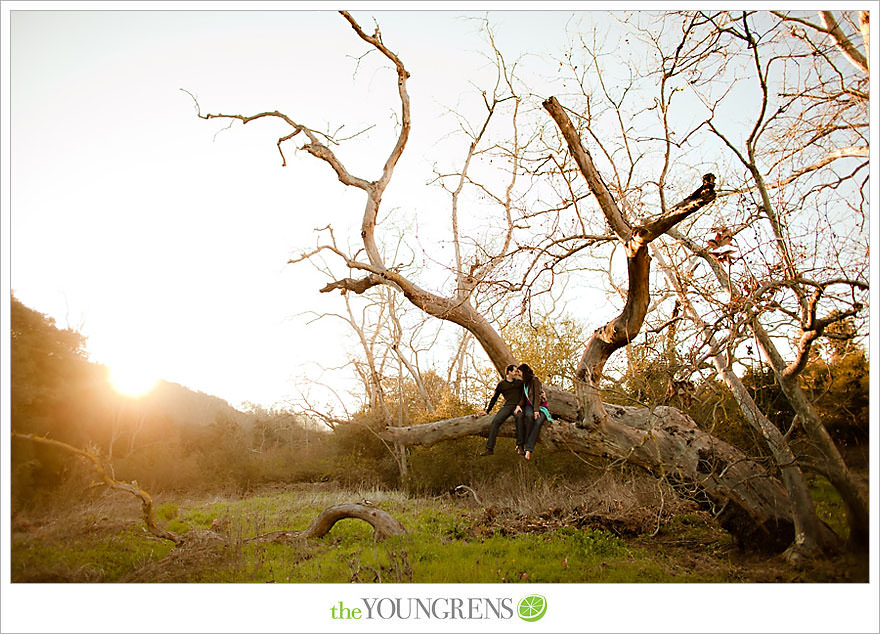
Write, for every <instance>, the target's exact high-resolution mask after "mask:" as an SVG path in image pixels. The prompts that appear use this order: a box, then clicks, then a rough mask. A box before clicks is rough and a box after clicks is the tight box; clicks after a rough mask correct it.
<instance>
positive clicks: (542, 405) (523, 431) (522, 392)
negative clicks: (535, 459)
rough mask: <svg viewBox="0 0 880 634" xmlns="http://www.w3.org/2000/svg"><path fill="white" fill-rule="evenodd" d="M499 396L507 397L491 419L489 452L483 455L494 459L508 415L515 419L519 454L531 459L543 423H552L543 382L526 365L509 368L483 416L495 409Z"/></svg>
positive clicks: (488, 442) (510, 366) (487, 445)
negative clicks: (499, 433) (501, 428)
mask: <svg viewBox="0 0 880 634" xmlns="http://www.w3.org/2000/svg"><path fill="white" fill-rule="evenodd" d="M500 395H504V403H503V404H502V405H501V409H500V410H498V413H497V414H495V417H494V418H493V419H492V425H491V426H490V427H489V439H488V440H487V441H486V449H484V450H483V452H482V453H481V454H480V455H481V456H491V455H492V454H493V453H494V452H495V439H496V438H497V437H498V428H499V427H501V423H503V422H504V421H506V420H507V418H508V417H509V416H513V417H514V422H515V424H516V452H517V453H518V454H521V455H523V456H525V459H526V460H530V459H531V457H532V452H534V451H535V443H536V442H537V441H538V434H539V433H540V431H541V425H542V424H543V423H544V421H550V422H553V418H552V417H551V416H550V410H549V409H547V397H546V395H545V394H544V388H543V386H542V385H541V380H540V379H539V378H538V377H536V376H535V373H534V371H533V370H532V368H530V367H529V365H528V364H527V363H523V364H521V365H519V366H516V365H513V364H511V365H509V366H507V370H506V372H505V377H504V379H502V380H501V381H500V382H499V383H498V387H496V388H495V393H494V394H493V395H492V398H491V399H490V400H489V404H488V405H487V406H486V409H485V410H483V413H482V414H481V415H482V416H486V415H487V414H488V413H489V412H490V411H491V410H492V407H493V406H494V405H495V401H497V400H498V397H499V396H500Z"/></svg>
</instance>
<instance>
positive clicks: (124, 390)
mask: <svg viewBox="0 0 880 634" xmlns="http://www.w3.org/2000/svg"><path fill="white" fill-rule="evenodd" d="M110 382H111V383H112V384H113V387H114V389H115V390H116V391H117V392H119V393H120V394H124V395H125V396H143V395H144V394H146V393H147V392H149V391H150V390H152V389H153V387H154V386H155V385H156V383H157V382H158V379H157V378H156V376H155V375H154V374H152V373H150V372H149V371H148V370H147V369H146V368H143V367H139V366H136V365H132V366H122V365H114V366H113V367H112V368H111V370H110Z"/></svg>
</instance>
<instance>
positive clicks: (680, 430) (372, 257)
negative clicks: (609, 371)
mask: <svg viewBox="0 0 880 634" xmlns="http://www.w3.org/2000/svg"><path fill="white" fill-rule="evenodd" d="M342 15H343V17H344V18H345V19H346V20H347V21H348V23H349V25H350V26H351V28H352V29H353V30H354V31H355V33H356V34H357V35H358V37H360V38H361V39H362V40H363V41H364V42H366V43H368V44H369V45H370V46H371V47H372V48H374V49H375V50H377V51H378V52H380V53H381V54H382V55H383V56H384V57H385V58H386V59H387V60H389V61H390V62H391V63H392V64H393V67H394V69H395V72H396V76H397V82H396V85H397V92H398V95H399V98H400V107H401V109H400V117H399V126H400V128H399V134H398V137H397V140H396V143H395V144H394V146H393V148H392V149H391V152H390V154H389V155H388V157H387V159H386V160H385V162H384V164H383V167H382V172H381V175H380V176H379V178H377V179H376V180H369V179H366V178H362V177H359V176H356V175H354V174H352V173H351V172H349V170H348V169H347V168H346V167H345V165H344V164H343V162H342V160H341V159H340V158H339V157H338V156H337V155H336V154H335V153H334V151H333V150H332V149H331V148H330V147H329V146H328V143H327V142H326V139H327V137H326V135H323V134H322V133H319V132H317V131H316V130H315V129H312V128H309V127H308V126H306V125H304V124H303V123H300V122H298V121H296V120H294V119H293V118H291V117H289V116H287V115H286V114H282V113H281V112H279V111H277V110H275V111H266V112H261V113H258V114H254V115H241V114H202V113H201V110H200V109H199V111H198V116H199V117H200V118H203V119H215V118H216V119H230V120H238V121H240V122H242V123H243V124H247V123H250V122H252V121H256V120H259V119H263V118H273V119H278V120H281V121H283V122H285V123H286V124H288V125H289V126H290V127H291V128H292V131H291V132H290V134H288V135H286V136H283V137H281V138H279V140H278V148H279V150H280V149H281V146H282V143H285V142H288V141H290V140H292V139H295V138H304V139H305V142H304V143H303V144H302V145H301V146H300V147H299V149H300V150H302V151H304V152H307V153H308V154H310V155H311V156H313V157H314V158H316V159H318V160H320V161H323V162H325V163H326V164H327V165H328V166H329V167H330V168H331V169H332V170H333V171H334V172H335V174H336V175H337V177H338V179H339V181H340V182H341V183H342V184H343V185H345V186H347V187H353V188H355V189H358V190H360V191H361V192H363V194H364V195H365V197H366V201H365V206H364V211H363V217H362V220H361V226H360V237H361V241H362V243H363V249H362V250H361V253H363V254H364V256H365V257H363V258H360V259H359V258H358V255H350V254H347V253H345V252H344V251H343V250H342V248H340V246H339V245H338V244H337V243H336V241H335V238H332V235H333V234H332V232H331V233H330V236H331V242H330V243H328V244H324V245H321V246H319V247H318V248H316V249H315V250H313V251H311V252H308V253H304V254H303V255H302V256H300V257H298V258H295V259H292V260H291V263H295V262H301V261H303V260H306V259H309V258H310V257H312V256H314V255H316V254H318V253H323V252H327V253H331V254H334V255H336V256H338V257H339V258H341V260H342V261H343V262H344V264H345V265H346V267H347V268H348V270H349V271H354V272H359V274H361V275H363V277H360V278H355V277H340V278H339V279H337V280H335V281H333V282H332V283H330V284H327V285H326V286H325V287H324V288H322V289H321V292H331V291H337V290H338V291H340V292H342V293H347V292H351V293H356V294H361V293H365V292H368V291H369V290H370V289H371V288H373V287H375V286H379V285H385V286H389V287H391V288H393V289H395V290H397V291H398V292H400V293H402V295H403V296H404V297H406V298H407V300H409V302H410V303H411V304H412V305H413V306H415V307H417V308H418V309H420V310H422V311H423V312H425V313H426V314H428V315H431V316H433V317H436V318H438V319H442V320H445V321H449V322H452V323H455V324H457V325H459V326H461V327H462V328H464V329H465V330H467V331H468V332H469V333H470V334H471V335H473V337H474V338H475V339H476V341H478V342H479V343H480V345H481V346H482V348H483V350H484V351H485V353H486V355H487V356H488V357H489V359H490V360H491V362H492V364H493V365H494V366H495V367H496V368H497V369H498V370H499V372H502V373H503V369H504V368H505V366H507V365H508V364H510V363H512V362H514V355H513V353H512V352H511V349H510V347H509V345H508V344H507V342H506V341H505V340H504V338H503V337H502V336H501V335H500V333H499V332H498V331H497V330H496V328H495V327H494V326H493V324H492V323H491V322H490V321H489V320H488V319H487V317H486V316H485V315H484V314H482V313H481V312H480V311H479V310H478V309H477V308H476V307H475V304H474V301H473V295H474V291H475V289H476V288H477V287H478V286H479V285H480V283H481V282H483V281H485V280H486V279H487V278H488V275H489V271H490V270H494V268H495V267H497V264H498V261H499V260H500V258H499V257H489V258H485V259H483V260H481V261H476V262H474V263H472V264H469V265H467V266H464V265H463V262H462V260H461V258H460V257H459V256H458V255H457V256H456V257H457V261H456V266H455V268H454V271H455V275H456V287H455V289H454V290H453V291H452V293H451V294H450V295H449V296H443V295H440V294H437V293H434V292H431V291H429V290H427V289H425V288H422V287H421V286H419V285H418V284H416V283H415V282H414V281H413V280H412V279H410V278H409V277H407V275H405V274H404V273H403V272H402V267H400V266H396V265H394V264H392V265H391V266H389V265H388V264H386V262H385V260H384V257H383V254H382V252H381V250H380V248H379V246H378V244H377V240H376V235H375V233H376V227H377V223H378V216H379V209H380V204H381V201H382V196H383V194H384V193H385V190H386V188H387V186H388V184H389V182H390V181H391V177H392V175H393V172H394V168H395V166H396V164H397V162H398V160H399V159H400V156H401V155H402V153H403V151H404V149H405V146H406V143H407V140H408V138H409V134H410V128H411V118H410V100H409V94H408V92H407V80H408V79H409V77H410V73H409V71H408V70H407V69H406V68H405V67H404V64H403V62H402V61H401V59H400V58H399V57H398V56H397V55H396V54H395V53H394V52H392V51H391V50H390V49H389V48H388V47H387V46H386V45H385V44H384V42H383V41H382V37H381V34H380V32H379V30H378V29H376V32H375V33H374V34H372V35H370V34H368V33H366V32H365V31H363V29H362V28H361V27H360V25H359V24H358V23H357V22H356V21H355V20H354V18H353V17H352V16H351V15H350V14H348V13H347V12H342ZM484 97H485V93H484ZM495 103H497V102H492V104H491V105H490V103H489V101H487V106H489V107H488V111H489V114H488V115H487V122H488V118H491V116H492V114H493V112H494V110H493V107H492V106H494V104H495ZM543 106H544V108H545V110H546V111H547V112H548V113H549V115H550V116H551V117H552V119H553V121H554V122H555V123H556V126H557V127H558V129H559V131H560V133H561V135H562V137H563V138H564V140H565V142H566V143H567V146H568V151H569V153H570V155H571V157H572V158H573V159H574V162H575V164H576V165H577V168H578V171H579V172H580V174H581V175H582V177H583V178H584V179H585V180H586V182H587V184H588V186H589V189H590V192H591V194H592V196H593V198H594V199H595V201H596V203H597V204H598V208H599V210H600V211H601V213H602V214H603V215H604V218H605V220H606V221H607V224H608V226H610V228H611V230H612V231H613V234H614V236H613V237H615V238H616V239H617V240H618V241H619V243H620V244H621V245H622V246H623V248H624V251H625V253H626V257H627V271H628V290H627V297H626V303H625V305H624V307H623V310H622V311H621V313H620V315H619V316H617V317H616V318H615V319H613V320H611V321H610V322H608V323H607V324H606V325H604V326H602V327H601V328H599V329H597V330H596V331H595V332H594V333H593V335H592V337H591V338H590V340H589V341H588V343H587V345H586V347H585V349H584V352H583V355H582V357H581V360H580V363H579V365H578V369H577V379H576V381H575V394H571V393H568V392H565V391H564V390H561V389H559V388H556V387H554V386H552V385H548V386H547V395H548V399H549V406H550V411H551V412H552V413H553V415H554V416H555V417H556V418H557V419H558V423H555V424H551V425H547V426H546V428H545V429H544V430H543V431H542V442H543V443H544V444H545V445H546V446H547V447H548V448H550V449H565V450H571V451H575V452H579V453H585V454H591V455H598V456H605V457H609V458H614V459H621V460H625V461H627V462H630V463H633V464H636V465H639V466H641V467H644V468H646V469H648V470H650V471H652V472H653V473H655V474H656V475H658V476H659V477H665V478H668V479H670V480H677V481H679V482H681V483H682V484H684V485H686V486H688V487H691V488H693V489H699V490H702V491H703V492H705V494H706V496H707V497H708V498H709V499H710V500H712V502H713V503H714V504H715V505H716V506H717V507H718V508H720V509H721V512H720V515H719V517H720V520H721V523H722V525H723V526H725V527H726V528H727V529H728V530H730V531H731V532H732V533H734V534H735V535H736V536H737V537H738V538H739V540H740V541H741V542H742V543H744V544H748V545H749V546H752V547H764V548H768V549H772V550H782V549H784V548H785V547H786V546H788V545H793V546H794V547H795V550H797V547H798V546H799V543H798V539H796V537H797V535H796V532H797V531H796V530H795V526H796V523H795V522H794V521H793V515H792V505H791V501H790V499H789V496H788V495H787V492H786V489H785V488H784V486H783V485H782V484H781V483H780V482H779V481H778V480H777V479H775V478H774V477H772V476H771V475H770V474H769V473H768V472H767V470H766V469H765V468H764V467H763V466H762V465H760V464H759V463H757V462H755V461H754V460H752V459H750V458H749V457H748V456H746V455H744V454H743V453H742V452H741V451H739V450H738V449H736V448H735V447H733V446H732V445H730V444H728V443H725V442H723V441H721V440H719V439H717V438H715V437H713V436H712V435H710V434H709V433H707V432H704V431H702V430H700V429H699V428H698V427H697V425H696V424H695V423H694V421H693V420H692V419H690V418H689V417H688V416H687V415H685V414H684V413H682V412H681V411H679V410H676V409H674V408H670V407H657V408H653V409H649V408H639V407H622V406H618V405H608V404H605V403H603V400H602V398H601V390H600V381H601V379H602V375H603V370H604V367H605V364H606V362H607V361H608V359H609V358H610V357H611V355H612V354H614V353H615V352H616V351H617V350H619V349H620V348H621V347H623V346H625V345H627V344H629V343H630V342H632V341H633V339H634V337H635V336H636V335H637V334H638V333H639V331H640V330H641V327H642V324H643V321H644V319H645V316H646V314H647V311H648V307H649V299H650V289H649V273H650V262H651V258H650V256H649V253H648V246H649V245H650V243H651V242H652V241H653V240H655V239H657V238H658V237H660V236H661V235H663V234H664V233H666V232H667V231H669V230H670V229H672V228H673V227H675V226H676V225H677V224H678V223H680V222H681V221H682V220H684V219H685V218H687V217H688V216H689V215H691V214H693V213H694V212H695V211H697V210H699V209H701V208H703V207H705V206H706V205H709V204H710V203H712V202H713V201H714V200H715V197H716V192H715V177H714V175H712V174H706V175H705V176H703V179H702V183H701V184H700V185H699V187H698V188H697V189H696V190H695V191H694V192H693V193H692V194H691V195H690V196H687V197H686V198H685V199H684V200H682V201H681V202H680V203H678V204H677V205H675V206H673V207H671V208H669V209H668V210H667V209H661V210H660V211H661V213H659V214H656V216H657V217H656V218H655V219H654V220H652V221H648V222H645V223H643V224H640V225H635V226H634V225H631V224H630V222H629V221H628V219H627V218H626V217H625V215H624V213H623V212H622V211H621V209H620V208H619V207H618V205H617V202H616V201H615V199H614V197H613V196H612V194H611V193H610V192H609V190H608V188H607V187H606V186H605V184H604V181H603V179H602V178H601V176H600V175H599V172H598V170H597V169H596V167H595V166H594V164H593V160H592V158H591V157H590V153H589V152H588V151H587V149H586V148H585V147H584V146H583V144H582V142H581V139H580V137H579V135H578V133H577V131H576V129H575V127H574V126H573V125H572V123H571V121H570V120H569V118H568V115H567V113H566V111H565V109H564V108H563V107H562V105H561V104H560V103H559V102H558V101H557V100H556V99H555V98H553V97H551V98H549V99H548V100H546V101H545V102H544V103H543ZM478 141H479V137H476V138H475V139H474V142H473V143H472V144H471V148H470V151H469V154H468V160H469V159H470V158H471V157H472V155H473V152H474V148H475V146H476V144H477V142H478ZM282 156H283V152H282ZM467 164H468V161H465V168H464V171H463V173H462V174H461V177H462V180H464V178H465V173H466V171H467ZM506 212H507V217H508V222H509V224H510V226H512V225H513V223H512V222H511V221H510V208H509V206H508V207H506ZM455 213H456V212H455V199H453V220H454V219H455ZM508 236H509V234H508ZM454 241H455V243H456V245H457V244H458V243H457V234H456V237H455V240H454ZM508 242H509V241H508ZM508 242H505V244H507V243H508ZM456 252H457V251H456ZM489 420H490V419H489V418H488V417H480V418H472V417H463V418H453V419H448V420H443V421H437V422H434V423H429V424H424V425H416V426H411V427H390V426H389V427H387V428H386V429H385V431H384V433H383V435H384V437H385V438H386V439H388V440H391V441H394V442H398V443H401V444H403V445H419V444H421V445H430V444H433V443H436V442H440V441H443V440H448V439H452V438H459V437H462V436H467V435H472V434H480V433H484V432H485V431H486V429H487V428H488V425H489ZM820 541H821V545H822V546H831V545H832V544H834V543H835V542H836V541H837V540H836V536H835V535H834V534H833V532H832V531H830V529H827V527H823V528H822V530H821V540H820ZM793 542H794V543H793Z"/></svg>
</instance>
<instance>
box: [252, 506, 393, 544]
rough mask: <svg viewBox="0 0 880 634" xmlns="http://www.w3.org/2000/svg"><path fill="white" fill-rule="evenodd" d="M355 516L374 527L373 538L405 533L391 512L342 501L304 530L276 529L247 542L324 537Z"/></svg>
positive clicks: (322, 513) (325, 510) (285, 541)
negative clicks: (342, 521)
mask: <svg viewBox="0 0 880 634" xmlns="http://www.w3.org/2000/svg"><path fill="white" fill-rule="evenodd" d="M346 518H354V519H359V520H364V521H365V522H367V523H368V524H370V526H372V527H373V539H375V540H381V539H385V538H386V537H393V536H395V535H405V534H406V528H405V527H404V526H403V524H401V523H400V522H399V521H397V519H395V518H394V516H392V515H391V514H390V513H387V512H386V511H383V510H382V509H380V508H376V507H375V506H372V505H369V504H360V503H357V502H342V503H340V504H334V505H333V506H330V507H327V508H326V509H324V510H323V511H321V513H320V515H318V517H316V518H315V519H314V520H312V523H311V524H310V525H309V527H308V528H307V529H305V530H304V531H274V532H271V533H266V534H264V535H258V536H257V537H252V538H251V539H248V540H246V541H247V542H280V543H289V542H292V541H295V540H298V539H306V538H309V537H323V536H324V535H326V534H327V533H329V532H330V529H331V528H333V526H334V525H335V524H336V522H338V521H339V520H344V519H346Z"/></svg>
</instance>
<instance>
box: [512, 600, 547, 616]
mask: <svg viewBox="0 0 880 634" xmlns="http://www.w3.org/2000/svg"><path fill="white" fill-rule="evenodd" d="M516 611H517V614H519V618H521V619H522V620H523V621H529V622H532V621H537V620H539V619H540V618H541V617H543V616H544V614H546V613H547V599H545V598H544V597H542V596H541V595H540V594H530V595H529V596H527V597H523V598H522V599H520V602H519V604H518V605H517V606H516Z"/></svg>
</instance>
